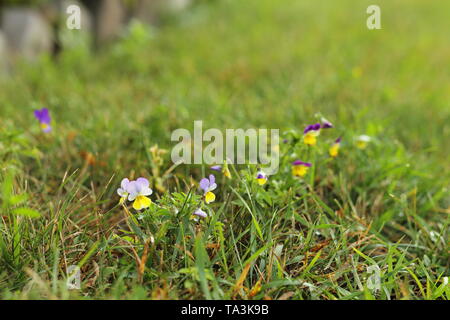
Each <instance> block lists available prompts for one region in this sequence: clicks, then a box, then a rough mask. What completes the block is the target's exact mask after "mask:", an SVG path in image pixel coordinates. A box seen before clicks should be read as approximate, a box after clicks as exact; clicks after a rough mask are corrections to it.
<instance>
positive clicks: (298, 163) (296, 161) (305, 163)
mask: <svg viewBox="0 0 450 320" xmlns="http://www.w3.org/2000/svg"><path fill="white" fill-rule="evenodd" d="M292 165H293V166H304V167H308V168H310V167H311V166H312V164H311V163H309V162H303V161H301V160H295V161H294V162H292Z"/></svg>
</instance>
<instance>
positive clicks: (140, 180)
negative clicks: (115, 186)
mask: <svg viewBox="0 0 450 320" xmlns="http://www.w3.org/2000/svg"><path fill="white" fill-rule="evenodd" d="M136 183H137V184H138V185H139V187H140V188H141V189H144V188H148V187H149V186H150V182H148V180H147V179H145V178H137V179H136Z"/></svg>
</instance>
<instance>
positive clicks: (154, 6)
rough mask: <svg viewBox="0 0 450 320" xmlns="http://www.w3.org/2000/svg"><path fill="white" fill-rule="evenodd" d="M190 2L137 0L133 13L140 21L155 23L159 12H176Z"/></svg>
mask: <svg viewBox="0 0 450 320" xmlns="http://www.w3.org/2000/svg"><path fill="white" fill-rule="evenodd" d="M190 3H191V0H138V3H137V5H136V9H135V13H134V14H135V16H136V18H137V19H139V20H141V21H142V22H145V23H151V24H155V23H157V22H158V19H159V17H160V16H161V14H164V13H178V12H179V11H181V10H184V9H185V8H186V7H187V6H188V5H189V4H190Z"/></svg>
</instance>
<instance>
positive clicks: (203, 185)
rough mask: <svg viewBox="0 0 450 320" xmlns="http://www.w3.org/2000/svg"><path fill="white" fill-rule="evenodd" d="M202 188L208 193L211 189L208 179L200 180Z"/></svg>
mask: <svg viewBox="0 0 450 320" xmlns="http://www.w3.org/2000/svg"><path fill="white" fill-rule="evenodd" d="M200 188H202V189H203V191H205V192H207V191H208V188H209V180H208V179H206V178H203V179H202V180H200Z"/></svg>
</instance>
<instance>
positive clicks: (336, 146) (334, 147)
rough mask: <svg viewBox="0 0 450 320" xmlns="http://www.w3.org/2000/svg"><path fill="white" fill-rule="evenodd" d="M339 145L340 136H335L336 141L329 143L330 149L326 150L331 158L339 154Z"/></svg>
mask: <svg viewBox="0 0 450 320" xmlns="http://www.w3.org/2000/svg"><path fill="white" fill-rule="evenodd" d="M340 147H341V138H340V137H339V138H337V139H336V141H335V142H334V143H333V144H332V145H331V147H330V150H328V153H329V154H330V156H332V157H333V158H335V157H337V155H338V154H339V148H340Z"/></svg>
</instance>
